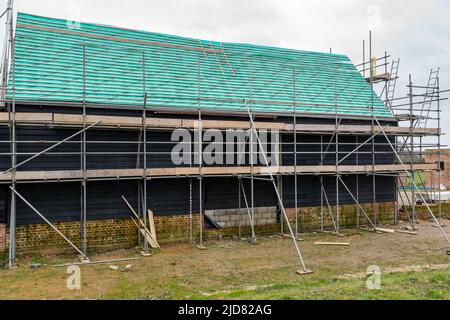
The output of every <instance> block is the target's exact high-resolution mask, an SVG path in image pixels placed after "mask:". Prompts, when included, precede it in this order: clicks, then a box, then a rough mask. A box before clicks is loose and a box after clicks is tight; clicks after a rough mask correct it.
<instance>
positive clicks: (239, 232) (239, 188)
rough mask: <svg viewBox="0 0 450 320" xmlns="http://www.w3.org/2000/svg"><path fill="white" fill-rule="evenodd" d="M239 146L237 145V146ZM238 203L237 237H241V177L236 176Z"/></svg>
mask: <svg viewBox="0 0 450 320" xmlns="http://www.w3.org/2000/svg"><path fill="white" fill-rule="evenodd" d="M238 148H239V147H238ZM238 195H239V198H238V203H239V211H238V216H239V226H238V237H239V239H241V238H242V229H241V228H242V212H241V177H240V176H239V177H238Z"/></svg>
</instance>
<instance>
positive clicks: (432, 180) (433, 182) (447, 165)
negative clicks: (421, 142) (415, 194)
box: [424, 149, 450, 190]
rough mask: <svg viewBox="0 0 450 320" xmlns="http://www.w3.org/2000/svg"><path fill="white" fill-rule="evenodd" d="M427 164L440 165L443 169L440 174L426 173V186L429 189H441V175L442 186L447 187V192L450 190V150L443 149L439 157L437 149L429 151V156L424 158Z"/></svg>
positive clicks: (435, 172)
mask: <svg viewBox="0 0 450 320" xmlns="http://www.w3.org/2000/svg"><path fill="white" fill-rule="evenodd" d="M424 158H425V162H426V163H438V162H439V167H440V169H441V171H440V172H437V171H433V172H426V173H425V186H426V187H428V188H433V186H434V188H436V189H438V188H439V175H440V184H441V185H442V186H443V187H445V189H446V190H450V170H449V169H450V149H441V155H440V157H439V155H438V150H437V149H429V150H427V154H426V155H425V156H424Z"/></svg>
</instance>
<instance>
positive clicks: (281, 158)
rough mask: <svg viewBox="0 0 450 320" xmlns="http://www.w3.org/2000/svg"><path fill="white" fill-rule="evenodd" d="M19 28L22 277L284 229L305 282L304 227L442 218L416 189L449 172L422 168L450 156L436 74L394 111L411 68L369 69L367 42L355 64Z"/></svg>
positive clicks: (238, 47)
mask: <svg viewBox="0 0 450 320" xmlns="http://www.w3.org/2000/svg"><path fill="white" fill-rule="evenodd" d="M6 18H7V19H8V21H9V22H8V33H7V37H6V43H5V50H4V56H3V64H2V66H3V67H2V98H1V101H2V111H1V112H0V136H1V139H0V157H1V161H0V166H1V173H0V230H1V231H2V232H0V237H2V239H0V252H3V253H4V254H5V255H7V256H8V261H9V265H10V266H14V264H15V260H16V254H17V253H18V252H33V251H35V250H40V249H44V248H61V249H69V250H73V251H74V252H76V253H77V254H79V255H80V256H81V257H82V258H83V259H85V260H86V259H88V257H89V252H92V251H94V250H96V249H99V248H102V249H104V248H116V247H132V246H136V245H139V246H140V247H141V248H142V250H143V252H144V253H146V252H148V251H149V250H151V248H152V247H159V245H160V244H162V243H163V242H164V241H190V242H191V243H193V244H196V245H198V246H199V248H202V247H203V242H204V241H207V239H208V238H211V237H215V238H217V237H222V236H237V237H239V238H240V239H244V238H246V239H249V240H250V242H252V243H257V241H258V240H257V238H258V235H259V234H274V233H278V234H281V235H286V236H289V237H290V238H291V239H292V242H293V245H294V249H295V253H296V254H297V255H298V257H299V263H300V270H303V271H304V272H307V271H308V269H307V267H306V262H307V259H304V257H303V256H302V254H301V244H299V243H298V242H297V236H298V233H299V232H307V231H313V230H314V231H331V232H334V233H336V234H339V233H340V230H342V229H343V228H359V227H368V228H370V229H371V230H374V231H376V230H377V228H378V226H379V224H381V223H384V222H394V223H395V222H396V221H397V220H398V216H399V214H400V211H402V214H406V215H407V217H408V219H409V220H410V221H411V224H412V225H414V221H415V218H416V217H415V210H414V208H415V203H416V202H417V200H420V201H422V202H424V203H425V204H426V205H427V208H428V210H429V213H430V215H431V216H432V218H434V219H435V220H436V223H438V221H439V218H440V212H441V209H440V205H438V206H433V209H431V207H429V206H428V204H427V201H428V199H429V198H427V197H426V194H425V193H424V192H423V190H420V188H418V187H417V185H416V183H417V182H416V179H410V178H411V177H415V174H416V173H418V172H419V173H420V172H425V171H427V172H431V171H434V172H439V171H440V170H441V168H440V166H439V164H440V161H439V158H438V159H437V161H436V162H428V163H427V162H421V161H415V160H414V159H415V158H416V157H417V155H420V156H421V155H424V154H426V152H427V151H426V149H427V148H431V147H436V148H438V149H439V148H440V146H441V144H440V136H441V134H442V133H441V130H440V108H441V106H440V104H439V102H440V101H441V100H442V99H441V96H440V89H439V71H438V70H432V71H431V73H430V80H429V82H428V84H427V85H426V86H415V85H413V83H412V80H411V78H410V83H409V87H408V90H409V91H410V95H409V96H408V97H405V98H396V97H395V85H396V80H397V78H398V75H397V73H398V67H399V60H394V61H392V62H391V61H389V60H390V59H389V57H390V56H389V55H388V54H386V55H385V56H384V57H382V58H373V57H372V55H373V54H372V43H371V41H370V42H369V43H368V45H366V47H365V48H364V54H365V55H367V57H368V58H367V59H364V61H363V63H361V64H358V65H355V64H354V63H353V62H352V61H350V59H349V58H348V57H347V56H345V55H341V54H336V53H332V52H326V53H320V52H309V51H300V50H293V49H285V48H276V47H268V46H261V45H252V44H241V43H222V42H216V41H209V40H198V39H191V38H185V37H179V36H174V35H166V34H159V33H153V32H146V31H138V30H129V29H124V28H118V27H111V26H105V25H100V24H92V23H81V22H76V21H66V20H60V19H54V18H49V17H41V16H35V15H30V14H26V13H18V15H17V21H16V22H15V23H13V19H12V11H11V10H10V11H9V12H8V14H7V17H6ZM367 49H368V50H367ZM377 88H379V89H380V90H378V89H377ZM413 90H414V94H413ZM438 155H439V152H438ZM438 177H439V175H438ZM408 179H409V180H408ZM435 183H436V185H437V186H439V185H440V183H439V181H436V182H435ZM406 184H409V185H408V186H407V185H406ZM408 187H409V188H408ZM428 192H431V193H436V194H438V193H440V188H433V189H432V190H431V191H428ZM399 193H408V195H407V197H406V198H407V199H409V201H410V203H409V205H408V206H407V207H408V208H407V209H403V208H402V207H404V204H403V205H400V204H399V201H398V196H399ZM434 199H438V201H437V202H436V203H439V204H440V197H435V198H434ZM405 210H406V211H405ZM441 230H442V229H441ZM442 232H443V234H444V236H445V237H447V236H446V235H445V232H444V231H443V230H442ZM447 240H448V238H447ZM305 260H306V261H305Z"/></svg>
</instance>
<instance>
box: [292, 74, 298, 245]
mask: <svg viewBox="0 0 450 320" xmlns="http://www.w3.org/2000/svg"><path fill="white" fill-rule="evenodd" d="M295 78H296V77H295V69H294V70H293V72H292V86H293V100H294V178H295V180H294V207H295V236H296V237H298V185H297V184H298V181H297V179H298V176H297V109H296V105H297V102H296V101H297V99H296V98H297V96H296V92H295V90H296V81H295Z"/></svg>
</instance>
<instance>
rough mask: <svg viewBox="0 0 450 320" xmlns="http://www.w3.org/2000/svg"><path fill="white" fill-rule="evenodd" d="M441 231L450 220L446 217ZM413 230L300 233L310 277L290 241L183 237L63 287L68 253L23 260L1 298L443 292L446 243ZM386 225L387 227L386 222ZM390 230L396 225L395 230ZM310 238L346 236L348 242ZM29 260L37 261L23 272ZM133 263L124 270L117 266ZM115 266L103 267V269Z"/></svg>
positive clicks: (426, 228)
mask: <svg viewBox="0 0 450 320" xmlns="http://www.w3.org/2000/svg"><path fill="white" fill-rule="evenodd" d="M443 222H444V225H446V226H445V230H446V232H447V234H449V233H450V232H449V231H450V228H449V226H450V220H444V221H443ZM419 226H420V229H419V230H418V235H408V234H401V233H394V234H389V233H383V234H376V233H373V232H368V231H364V230H361V231H360V232H358V233H355V230H347V231H344V232H343V233H344V234H348V235H347V236H344V237H337V236H336V235H333V234H323V233H310V234H302V235H301V238H303V239H305V241H301V242H299V244H300V248H301V250H302V253H303V256H304V258H305V261H306V264H307V267H308V268H309V269H311V270H312V271H313V273H312V274H309V275H303V276H300V275H297V274H296V273H295V271H296V270H297V269H299V261H298V258H297V256H296V254H295V251H294V247H293V245H292V242H291V240H290V239H284V238H281V237H280V236H269V237H259V243H260V245H251V244H249V243H247V242H245V241H236V240H221V241H219V240H216V241H207V242H206V243H205V245H206V247H207V248H206V250H198V249H197V248H196V247H195V246H192V245H189V244H186V243H173V244H163V245H162V249H161V251H160V252H156V251H155V252H153V255H152V256H151V257H141V258H140V259H139V260H135V261H129V262H120V263H109V264H102V265H90V266H81V289H80V290H69V289H68V288H67V286H66V280H67V277H68V274H66V268H65V267H62V268H61V267H60V268H55V267H52V265H53V264H56V263H64V262H70V261H76V258H75V256H67V255H66V256H61V255H45V256H40V257H33V258H31V257H23V258H21V259H20V260H19V267H18V268H16V269H13V270H0V299H450V256H449V255H447V254H446V250H448V249H450V248H449V246H448V244H447V242H446V240H445V239H444V237H443V235H442V234H441V233H440V232H439V229H438V228H436V227H433V226H432V223H431V222H426V221H421V222H420V225H419ZM385 227H386V228H392V226H385ZM395 228H398V227H395ZM314 241H339V242H350V246H348V247H337V246H318V245H315V244H314ZM134 256H139V254H138V251H137V250H136V249H129V250H118V251H114V252H108V253H103V254H98V255H94V256H91V259H92V260H94V261H95V260H97V261H98V260H104V259H112V258H124V257H134ZM33 262H41V263H44V266H43V267H42V268H40V269H31V268H30V264H31V263H33ZM129 264H131V268H130V269H129V270H128V271H126V270H125V266H126V265H129ZM111 265H114V266H118V267H119V269H118V270H111V269H110V266H111ZM371 265H377V266H379V267H380V268H381V272H382V277H381V289H380V290H369V289H367V288H366V269H367V267H368V266H371Z"/></svg>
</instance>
